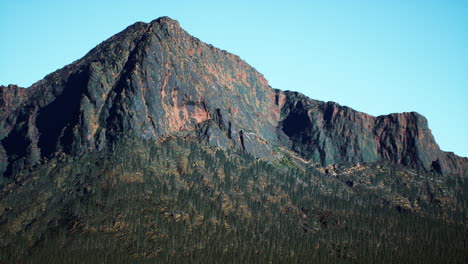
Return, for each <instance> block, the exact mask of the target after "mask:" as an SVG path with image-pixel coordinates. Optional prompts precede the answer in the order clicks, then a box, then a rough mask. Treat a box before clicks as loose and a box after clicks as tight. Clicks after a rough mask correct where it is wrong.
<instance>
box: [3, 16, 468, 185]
mask: <svg viewBox="0 0 468 264" xmlns="http://www.w3.org/2000/svg"><path fill="white" fill-rule="evenodd" d="M0 88H1V96H0V106H1V112H0V117H1V120H0V140H1V145H0V161H1V166H0V172H1V173H2V174H3V175H5V176H9V175H12V174H14V173H15V172H17V171H19V170H21V169H22V168H27V167H30V166H34V165H35V164H37V163H39V162H41V160H43V159H46V158H48V157H50V156H53V155H57V154H58V153H62V154H63V153H64V154H67V155H79V154H82V153H84V152H86V151H89V150H94V149H97V150H100V149H102V148H104V147H106V146H112V145H113V144H115V142H117V141H119V140H120V139H121V138H122V137H124V136H126V135H132V136H138V137H142V138H146V139H148V138H152V139H159V138H164V137H169V136H178V137H191V138H192V139H193V138H194V139H196V140H199V141H200V142H203V143H208V144H211V145H214V146H219V147H221V148H223V149H227V148H234V149H238V150H241V151H246V152H248V153H250V154H252V155H253V156H255V157H258V158H262V159H276V158H278V157H279V154H278V148H277V147H283V148H284V147H286V148H289V149H291V150H293V151H295V152H296V153H297V154H298V155H299V156H301V157H303V158H304V159H307V160H311V161H312V162H314V163H318V164H321V165H328V164H334V163H362V162H373V161H381V160H385V161H389V162H391V163H395V164H401V165H405V166H411V167H414V168H418V169H424V170H435V171H438V172H441V173H456V174H460V173H465V172H466V170H465V169H463V168H466V164H468V162H467V159H466V158H460V157H457V156H455V155H453V154H445V153H444V152H442V151H440V149H439V147H438V145H437V144H436V142H435V141H434V138H433V137H432V134H431V132H430V130H429V129H428V127H427V122H426V119H425V118H424V117H422V116H420V115H419V114H417V113H403V114H392V115H388V116H379V117H373V116H370V115H367V114H364V113H360V112H357V111H354V110H352V109H350V108H347V107H342V106H340V105H338V104H336V103H331V102H328V103H324V102H320V101H315V100H312V99H310V98H307V97H305V96H304V95H301V94H299V93H294V92H283V91H280V90H275V89H272V88H271V87H270V86H269V85H268V82H267V81H266V80H265V78H264V77H263V75H262V74H260V73H259V72H257V71H256V70H255V69H254V68H252V67H251V66H249V65H248V64H247V63H246V62H244V61H243V60H242V59H240V58H239V57H238V56H236V55H233V54H230V53H228V52H226V51H223V50H220V49H217V48H215V47H213V46H211V45H208V44H205V43H203V42H201V41H200V40H199V39H197V38H195V37H193V36H191V35H189V34H188V33H187V32H186V31H184V30H183V29H182V28H181V27H180V26H179V23H178V22H177V21H175V20H172V19H170V18H168V17H161V18H158V19H156V20H154V21H152V22H151V23H142V22H138V23H135V24H134V25H131V26H129V27H128V28H126V29H125V30H124V31H122V32H120V33H118V34H117V35H115V36H113V37H111V38H109V39H108V40H106V41H104V42H103V43H101V44H100V45H98V46H97V47H96V48H94V49H93V50H91V51H90V52H89V53H88V54H86V55H85V56H84V57H83V58H82V59H80V60H77V61H75V62H73V63H72V64H70V65H67V66H65V67H64V68H62V69H60V70H58V71H56V72H54V73H51V74H50V75H48V76H46V77H45V78H44V79H43V80H41V81H39V82H37V83H35V84H34V85H32V86H31V87H30V88H28V89H23V88H19V87H16V86H12V85H10V86H6V87H5V86H1V87H0Z"/></svg>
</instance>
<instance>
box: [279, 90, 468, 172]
mask: <svg viewBox="0 0 468 264" xmlns="http://www.w3.org/2000/svg"><path fill="white" fill-rule="evenodd" d="M285 95H286V101H285V104H284V106H283V107H282V110H281V119H282V121H281V122H280V127H281V129H282V131H283V132H284V133H285V134H286V135H287V136H288V138H289V139H290V147H291V148H292V149H293V150H294V151H296V152H297V153H299V154H300V155H301V156H303V157H304V158H306V159H310V160H312V161H314V162H316V163H319V164H322V165H329V164H334V163H342V164H343V163H344V164H355V163H362V162H375V161H382V160H383V161H389V162H391V163H394V164H399V165H403V166H409V167H412V168H417V169H422V170H425V171H435V172H439V173H454V174H460V173H463V171H466V170H464V169H460V168H461V167H463V165H462V164H468V161H467V159H466V158H461V157H458V156H456V155H453V154H449V153H445V152H443V151H441V150H440V148H439V146H438V145H437V143H436V142H435V140H434V137H433V136H432V133H431V131H430V129H429V128H428V125H427V120H426V118H424V117H423V116H421V115H420V114H418V113H415V112H411V113H401V114H390V115H385V116H378V117H373V116H370V115H368V114H365V113H361V112H357V111H355V110H353V109H351V108H348V107H343V106H340V105H338V104H336V103H333V102H326V103H325V102H320V101H316V100H312V99H310V98H307V97H306V96H304V95H302V94H299V93H296V92H289V91H287V92H285ZM455 157H456V158H455ZM465 166H466V165H465Z"/></svg>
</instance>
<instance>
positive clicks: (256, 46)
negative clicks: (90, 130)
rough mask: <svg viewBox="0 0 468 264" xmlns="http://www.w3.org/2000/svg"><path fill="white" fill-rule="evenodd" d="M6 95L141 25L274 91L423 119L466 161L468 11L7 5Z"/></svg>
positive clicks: (378, 6)
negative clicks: (203, 47)
mask: <svg viewBox="0 0 468 264" xmlns="http://www.w3.org/2000/svg"><path fill="white" fill-rule="evenodd" d="M0 11H1V14H0V36H1V41H0V84H3V85H6V84H9V83H14V84H18V85H20V86H25V87H28V86H29V85H31V84H32V83H34V82H36V81H38V80H40V79H42V78H43V77H44V76H45V75H46V74H48V73H50V72H52V71H54V70H56V69H59V68H61V67H63V66H64V65H66V64H69V63H71V62H73V61H74V60H76V59H79V58H80V57H82V56H83V55H84V54H85V53H86V52H87V51H89V50H90V49H91V48H93V47H94V46H96V45H97V44H99V43H100V42H101V41H103V40H105V39H107V38H108V37H110V36H112V35H113V34H115V33H117V32H119V31H121V30H123V29H124V28H125V27H126V26H128V25H130V24H132V23H134V22H136V21H144V22H149V21H151V20H153V19H155V18H157V17H160V16H170V17H172V18H174V19H177V20H178V21H179V22H180V24H181V26H182V27H183V28H185V29H186V30H187V31H188V32H189V33H191V34H192V35H194V36H196V37H198V38H200V39H201V40H203V41H205V42H207V43H210V44H213V45H215V46H217V47H219V48H222V49H225V50H227V51H229V52H232V53H234V54H237V55H239V56H240V57H242V58H243V59H244V60H246V61H247V62H248V63H249V64H251V65H252V66H254V67H255V68H256V69H257V70H259V71H260V72H261V73H263V74H264V75H265V77H266V78H267V79H268V80H269V82H270V85H271V86H273V87H275V88H280V89H283V90H296V91H300V92H302V93H304V94H306V95H308V96H309V97H312V98H314V99H319V100H323V101H336V102H338V103H340V104H342V105H347V106H350V107H352V108H354V109H356V110H359V111H363V112H367V113H370V114H372V115H381V114H388V113H393V112H403V111H417V112H419V113H421V114H423V115H424V116H426V117H427V119H428V120H429V126H430V128H431V129H432V131H433V133H434V136H435V138H436V140H437V142H438V143H439V145H440V146H441V148H442V149H443V150H446V151H454V152H455V153H457V154H459V155H462V156H465V157H466V156H468V15H467V14H468V1H463V0H460V1H457V0H453V1H450V0H447V1H435V0H434V1H433V0H424V1H422V0H411V1H409V0H393V1H390V0H389V1H371V0H369V1H345V0H343V1H311V0H309V1H294V0H288V1H274V0H270V1H254V0H249V1H243V0H238V1H202V0H199V1H176V0H174V1H168V0H165V1H154V0H153V1H137V0H135V1H119V0H114V1H97V0H93V1H89V0H81V1H63V0H62V1H52V0H43V1H33V0H0Z"/></svg>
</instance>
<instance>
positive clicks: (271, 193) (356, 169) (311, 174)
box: [0, 137, 468, 264]
mask: <svg viewBox="0 0 468 264" xmlns="http://www.w3.org/2000/svg"><path fill="white" fill-rule="evenodd" d="M278 151H280V150H278ZM284 155H285V158H284V159H283V160H281V161H275V162H268V161H262V160H258V159H256V158H254V157H253V156H251V155H249V154H246V153H244V152H237V151H234V150H232V151H230V150H227V151H226V150H222V149H220V148H216V147H212V146H207V145H203V144H199V143H196V142H192V141H191V140H182V139H177V138H172V139H168V140H165V141H163V142H155V141H145V140H141V139H135V138H132V137H128V138H126V139H125V140H123V141H121V142H120V143H117V144H115V145H114V146H112V147H109V148H108V149H105V150H103V151H100V152H90V153H87V154H84V155H83V156H81V157H75V158H73V157H70V156H65V155H61V154H57V155H55V156H54V157H52V158H50V159H49V160H47V161H44V163H43V164H41V166H38V167H37V168H35V169H31V170H29V171H23V172H21V174H20V175H17V177H16V178H15V180H12V179H11V178H2V179H1V182H0V185H1V188H0V189H1V193H0V201H1V202H0V234H1V236H0V250H1V251H0V263H51V264H52V263H466V259H468V244H467V240H466V239H467V237H468V236H467V235H468V232H467V225H466V223H467V216H466V208H467V199H466V196H465V194H466V193H467V192H466V191H467V189H468V185H467V183H466V181H465V180H466V179H464V178H462V177H454V176H450V177H445V176H441V175H438V174H431V173H421V172H418V171H412V170H409V169H407V168H403V167H401V168H398V167H395V166H388V165H387V164H385V163H373V164H359V165H356V166H352V167H346V166H341V167H336V166H333V167H329V168H321V167H315V166H313V165H307V166H306V165H304V164H299V163H296V162H294V159H292V158H291V157H287V156H286V155H287V154H286V153H285V154H284Z"/></svg>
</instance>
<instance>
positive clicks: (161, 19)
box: [150, 16, 180, 27]
mask: <svg viewBox="0 0 468 264" xmlns="http://www.w3.org/2000/svg"><path fill="white" fill-rule="evenodd" d="M164 23H165V24H171V25H174V26H178V27H180V24H179V22H178V21H177V20H175V19H172V18H170V17H168V16H162V17H158V18H156V19H154V20H153V21H151V22H150V24H151V25H154V24H164Z"/></svg>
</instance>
